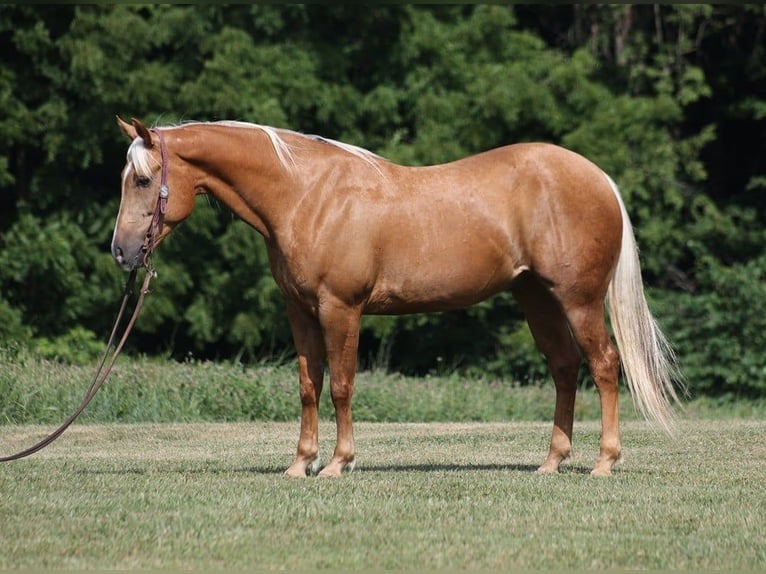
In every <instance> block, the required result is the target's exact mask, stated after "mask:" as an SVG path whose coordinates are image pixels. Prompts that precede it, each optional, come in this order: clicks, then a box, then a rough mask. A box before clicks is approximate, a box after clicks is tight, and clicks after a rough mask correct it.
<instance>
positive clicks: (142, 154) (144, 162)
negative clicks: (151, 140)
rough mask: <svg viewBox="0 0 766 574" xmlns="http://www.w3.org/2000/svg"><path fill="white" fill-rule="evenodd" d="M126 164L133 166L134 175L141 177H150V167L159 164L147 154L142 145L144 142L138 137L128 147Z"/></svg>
mask: <svg viewBox="0 0 766 574" xmlns="http://www.w3.org/2000/svg"><path fill="white" fill-rule="evenodd" d="M127 162H128V164H129V165H132V166H133V170H134V171H135V172H136V175H139V176H141V177H151V175H152V167H153V166H156V165H158V164H159V162H158V161H157V159H156V158H155V157H154V156H153V155H152V154H151V153H149V150H148V149H147V148H146V146H145V145H144V140H142V139H141V138H140V137H139V138H136V139H134V140H133V143H131V144H130V147H128V153H127Z"/></svg>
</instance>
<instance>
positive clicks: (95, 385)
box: [0, 269, 155, 462]
mask: <svg viewBox="0 0 766 574" xmlns="http://www.w3.org/2000/svg"><path fill="white" fill-rule="evenodd" d="M154 275H155V273H154V270H153V269H147V271H146V276H145V277H144V283H143V285H142V286H141V293H140V294H139V296H138V300H137V301H136V306H135V308H134V309H133V315H132V316H131V317H130V321H129V322H128V324H127V326H126V327H125V330H124V332H123V334H122V337H121V338H120V342H119V343H118V344H117V346H116V347H115V349H114V351H113V352H112V356H111V358H110V359H109V361H107V357H108V356H109V349H111V347H112V345H113V343H114V339H115V337H116V335H117V329H118V327H119V325H120V322H121V321H122V317H123V315H124V314H125V309H126V307H127V304H128V300H129V299H130V296H131V295H132V294H133V287H134V285H135V283H136V270H135V269H134V270H133V271H131V273H130V277H129V279H128V282H127V283H126V285H125V293H124V294H123V296H122V304H121V305H120V311H119V313H118V314H117V318H116V319H115V321H114V327H113V328H112V333H111V335H110V336H109V342H108V343H107V344H106V350H105V351H104V355H103V356H102V358H101V362H100V364H99V366H98V369H97V370H96V374H95V376H94V377H93V382H91V384H90V387H89V388H88V392H87V393H86V394H85V398H83V400H82V402H81V403H80V406H78V407H77V410H75V411H74V412H73V413H72V414H71V415H69V418H68V419H66V420H65V421H64V422H63V423H61V425H60V426H59V427H58V428H57V429H56V430H54V431H53V432H52V433H50V434H49V435H48V436H46V437H45V438H44V439H42V440H41V441H39V442H38V443H36V444H34V445H32V446H30V447H29V448H26V449H24V450H22V451H19V452H17V453H15V454H11V455H8V456H3V457H0V462H7V461H11V460H17V459H20V458H24V457H26V456H29V455H30V454H34V453H36V452H37V451H38V450H42V449H43V448H45V447H46V446H48V445H49V444H50V443H52V442H53V441H54V440H56V439H57V438H58V437H59V436H61V434H62V433H63V432H64V431H65V430H66V429H67V428H69V425H71V424H72V423H73V422H74V421H75V419H77V417H79V416H80V414H81V413H82V412H83V411H84V410H85V407H87V406H88V404H89V403H90V401H91V400H93V397H95V396H96V393H97V392H98V390H99V389H100V388H101V385H103V384H104V381H106V379H107V377H108V376H109V374H110V373H111V372H112V367H114V363H115V361H116V360H117V357H118V356H119V355H120V352H121V351H122V348H123V346H124V345H125V341H127V339H128V335H129V334H130V331H131V330H132V329H133V325H134V324H135V322H136V319H137V318H138V314H139V313H140V311H141V307H142V306H143V304H144V297H146V294H147V293H149V284H150V283H151V280H152V278H153V277H154ZM105 366H106V368H104V367H105Z"/></svg>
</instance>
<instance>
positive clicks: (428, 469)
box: [0, 421, 766, 570]
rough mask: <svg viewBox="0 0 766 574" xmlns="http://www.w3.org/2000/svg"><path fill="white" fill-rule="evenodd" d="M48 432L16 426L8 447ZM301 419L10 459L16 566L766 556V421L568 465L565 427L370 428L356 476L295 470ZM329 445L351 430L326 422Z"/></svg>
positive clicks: (5, 441)
mask: <svg viewBox="0 0 766 574" xmlns="http://www.w3.org/2000/svg"><path fill="white" fill-rule="evenodd" d="M42 430H43V429H41V428H40V427H17V426H6V427H0V444H2V445H3V446H2V448H3V450H4V451H10V450H13V449H14V448H18V447H21V446H23V445H26V444H28V443H29V442H30V441H31V440H33V439H34V438H35V437H37V436H39V434H40V433H41V432H42ZM297 430H298V427H297V423H295V422H291V423H268V422H266V423H238V424H158V425H157V424H155V425H145V424H141V425H98V426H91V425H87V426H82V425H78V426H76V427H73V428H72V429H71V430H70V431H68V432H67V434H65V435H64V437H62V439H61V440H60V441H59V442H57V443H55V444H53V445H52V446H50V447H49V448H48V449H46V450H44V451H41V452H40V453H38V454H37V455H35V456H34V457H32V458H29V459H25V460H23V461H17V462H14V463H6V464H3V465H1V466H0V492H1V493H2V494H1V495H0V539H2V541H1V545H2V549H3V551H2V552H0V568H117V569H127V568H156V567H172V568H215V567H224V566H225V567H227V568H264V569H276V568H314V567H350V568H397V569H399V568H409V569H422V568H512V567H519V568H555V569H568V568H591V567H598V568H664V569H676V568H679V569H704V568H710V569H713V568H727V569H733V570H741V569H752V568H760V569H763V568H764V567H766V550H764V549H765V548H766V544H765V542H766V521H764V520H763V516H766V470H764V465H763V461H764V459H766V451H765V450H764V447H763V444H762V442H763V441H762V437H763V436H764V432H766V422H763V421H728V422H721V421H703V422H692V421H685V422H684V423H683V425H682V429H681V432H680V433H679V435H678V437H676V438H674V439H670V438H667V437H664V436H662V435H657V434H656V433H654V432H653V431H651V430H649V429H648V427H647V426H646V425H645V424H643V423H638V422H632V423H627V424H625V425H624V432H623V446H624V449H625V456H626V459H625V462H624V463H622V464H621V465H619V466H618V467H617V468H616V470H615V474H614V476H613V477H611V478H609V479H594V478H591V477H590V476H589V475H588V471H589V469H590V467H591V465H592V463H593V461H594V460H595V457H596V454H597V450H598V432H599V427H598V424H596V423H593V422H582V423H578V424H577V425H576V428H575V446H576V452H575V456H574V458H573V459H572V460H571V461H569V462H568V463H566V465H565V466H564V467H563V468H562V473H561V474H560V475H558V476H539V475H536V474H534V472H533V469H534V468H536V466H537V465H538V464H539V463H540V462H541V461H542V458H543V456H544V454H545V449H546V446H547V440H548V435H549V431H550V426H549V424H548V423H458V424H456V423H431V424H422V423H410V424H379V423H360V424H358V425H357V432H356V439H357V450H358V457H359V463H358V467H357V470H355V471H354V473H352V474H351V475H347V476H345V477H343V478H341V479H339V480H320V479H316V478H310V479H305V480H294V479H287V478H285V477H283V476H282V471H283V470H284V468H285V467H286V466H287V465H288V464H289V462H290V461H291V457H292V454H293V451H294V448H295V441H296V439H297ZM321 439H322V456H323V457H324V458H325V459H327V458H328V457H329V455H330V453H331V449H332V443H333V439H334V427H333V425H332V424H331V423H329V422H324V423H322V425H321Z"/></svg>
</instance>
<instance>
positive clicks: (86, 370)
mask: <svg viewBox="0 0 766 574" xmlns="http://www.w3.org/2000/svg"><path fill="white" fill-rule="evenodd" d="M94 368H95V366H94V365H89V366H73V365H65V364H59V363H54V362H51V361H46V360H41V359H39V358H36V357H34V356H32V355H30V354H24V353H22V354H20V355H16V356H9V354H7V353H3V352H2V351H0V424H38V423H45V424H51V425H52V424H57V423H58V422H60V421H62V420H63V419H65V418H66V417H67V416H68V415H69V413H71V412H72V411H73V410H74V409H75V408H76V406H77V405H78V404H79V402H80V400H81V399H82V396H83V395H84V393H85V391H86V389H87V387H88V384H89V383H90V380H91V378H92V376H93V369H94ZM326 386H327V387H329V385H326ZM554 394H555V393H554V390H553V385H552V383H550V382H548V383H545V384H541V385H531V386H519V385H517V384H515V383H514V382H513V381H503V380H492V379H468V378H466V377H464V376H461V375H459V374H456V373H445V374H444V375H441V376H426V377H406V376H403V375H399V374H395V373H385V372H383V371H363V372H360V373H359V374H358V376H357V382H356V390H355V394H354V403H353V404H354V417H355V419H356V420H357V421H369V422H436V421H440V422H446V421H452V422H459V421H482V422H502V421H549V420H551V417H552V416H553V405H554ZM687 409H688V413H689V416H691V417H696V418H699V417H700V416H703V417H706V418H721V417H725V418H731V417H736V418H742V417H749V418H752V417H756V418H766V399H760V400H747V401H746V400H731V399H730V398H728V399H726V400H715V399H711V398H704V397H702V398H698V399H695V400H694V401H692V402H691V403H690V404H689V405H688V406H687ZM320 414H321V416H322V417H324V419H325V420H331V419H332V416H333V409H332V404H331V402H330V393H329V391H326V392H325V393H324V394H323V395H322V404H321V408H320ZM621 414H622V417H623V420H635V419H637V418H638V416H637V414H636V412H635V410H634V409H633V406H632V404H631V400H630V398H629V397H628V396H627V395H626V394H625V396H624V397H623V399H622V412H621ZM299 416H300V401H299V399H298V382H297V369H296V367H295V366H294V364H292V362H290V363H287V364H263V365H256V366H251V367H244V366H242V365H237V364H227V363H214V362H190V363H176V362H174V361H169V360H161V359H147V358H130V357H122V358H121V359H120V360H119V361H118V363H117V365H116V367H115V369H114V371H113V373H112V374H111V375H110V377H109V379H108V380H107V382H106V383H105V384H104V386H103V388H102V390H101V391H100V392H99V394H98V395H97V396H96V398H95V399H94V400H93V402H92V403H91V404H90V406H89V407H88V408H87V410H86V411H85V413H84V414H83V416H82V419H81V421H82V422H85V423H111V422H120V423H133V422H242V421H293V420H296V419H297V418H298V417H299ZM576 416H577V418H578V419H579V420H598V418H599V416H600V408H599V403H598V396H597V393H596V392H595V390H594V389H593V388H585V389H583V390H582V392H580V393H579V395H578V399H577V403H576Z"/></svg>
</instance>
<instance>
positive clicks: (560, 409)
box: [513, 276, 582, 473]
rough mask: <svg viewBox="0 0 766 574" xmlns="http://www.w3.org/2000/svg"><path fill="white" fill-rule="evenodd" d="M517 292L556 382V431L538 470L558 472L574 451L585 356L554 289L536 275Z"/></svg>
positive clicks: (522, 281)
mask: <svg viewBox="0 0 766 574" xmlns="http://www.w3.org/2000/svg"><path fill="white" fill-rule="evenodd" d="M513 294H514V297H515V298H516V300H517V301H518V303H519V305H520V306H521V309H522V311H523V312H524V315H525V317H526V319H527V323H528V324H529V329H530V331H531V332H532V336H533V337H534V339H535V343H536V344H537V347H538V349H539V350H540V351H541V352H542V353H543V354H544V355H545V357H546V359H547V360H548V367H549V369H550V371H551V376H552V377H553V382H554V384H555V386H556V410H555V411H554V415H553V432H552V434H551V442H550V446H549V449H548V455H547V456H546V458H545V461H544V462H543V464H542V465H541V466H540V468H538V469H537V472H538V473H556V472H558V470H559V465H560V464H561V462H562V461H564V460H565V459H567V458H569V457H570V456H571V454H572V427H573V424H574V405H575V396H576V393H577V377H578V374H579V370H580V364H581V363H582V358H581V356H580V352H579V350H578V348H577V345H576V344H575V341H574V339H573V337H572V333H571V331H570V330H569V324H568V322H567V319H566V316H565V315H564V312H563V311H562V308H561V305H560V304H559V303H558V301H557V300H556V299H555V298H554V297H553V295H552V294H551V292H550V291H549V290H548V289H547V287H545V286H544V285H542V283H540V281H538V280H536V279H535V278H534V277H532V276H526V277H522V278H520V279H519V280H518V281H517V283H516V284H515V286H514V289H513Z"/></svg>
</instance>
